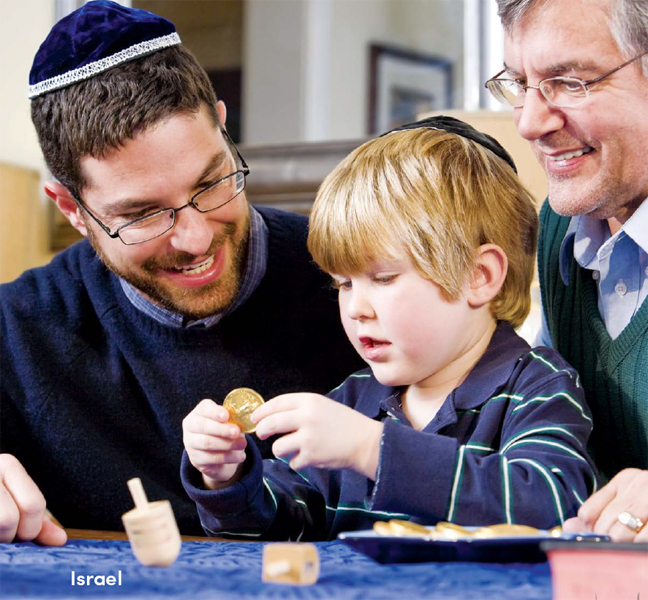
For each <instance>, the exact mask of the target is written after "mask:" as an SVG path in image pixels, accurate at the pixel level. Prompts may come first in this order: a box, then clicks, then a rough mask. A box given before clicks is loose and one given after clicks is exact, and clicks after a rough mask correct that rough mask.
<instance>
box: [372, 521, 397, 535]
mask: <svg viewBox="0 0 648 600" xmlns="http://www.w3.org/2000/svg"><path fill="white" fill-rule="evenodd" d="M373 530H374V531H375V532H376V533H378V534H380V535H394V532H393V531H392V528H391V527H390V525H389V523H386V522H385V521H376V522H375V523H374V524H373Z"/></svg>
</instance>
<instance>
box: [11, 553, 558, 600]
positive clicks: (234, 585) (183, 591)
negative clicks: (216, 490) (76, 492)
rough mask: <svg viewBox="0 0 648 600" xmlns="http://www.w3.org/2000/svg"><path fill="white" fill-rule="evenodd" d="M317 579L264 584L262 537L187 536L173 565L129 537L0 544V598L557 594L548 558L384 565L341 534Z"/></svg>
mask: <svg viewBox="0 0 648 600" xmlns="http://www.w3.org/2000/svg"><path fill="white" fill-rule="evenodd" d="M316 545H317V547H318V550H319V553H320V559H321V569H320V577H319V580H318V582H317V583H316V584H315V585H312V586H304V587H293V586H288V585H277V584H269V583H263V582H262V581H261V559H262V547H263V544H261V543H255V542H248V543H237V542H185V543H183V546H182V552H181V553H180V556H179V557H178V560H177V561H176V562H175V563H174V564H173V565H172V566H171V567H168V568H166V569H164V568H151V567H144V566H142V565H140V564H139V563H138V562H137V561H136V560H135V557H134V556H133V553H132V551H131V548H130V545H129V543H128V542H126V541H107V540H72V541H69V542H68V543H67V545H66V546H64V547H62V548H44V547H40V546H36V545H34V544H31V543H20V544H0V597H1V598H2V599H3V600H6V599H9V598H42V599H44V600H49V599H52V600H54V599H57V600H58V599H64V598H75V599H77V598H141V599H146V600H152V599H158V598H160V599H162V598H164V599H175V598H189V599H191V600H202V599H206V598H215V599H218V600H220V599H230V598H231V599H236V600H244V599H246V598H272V599H283V598H290V599H295V600H297V599H299V600H301V599H311V598H312V599H317V600H321V599H324V598H335V599H336V600H337V599H340V600H346V599H359V600H368V599H374V598H377V599H379V598H384V599H389V600H395V599H396V600H399V599H400V600H410V599H412V598H443V599H446V600H454V599H456V600H473V599H474V600H478V599H487V600H508V599H511V600H513V599H515V600H520V599H525V600H526V599H528V600H551V578H550V573H549V565H548V564H547V563H543V564H531V565H527V564H509V565H500V564H479V563H424V564H399V565H381V564H378V563H376V562H374V561H372V560H371V559H369V558H367V557H365V556H364V555H362V554H360V553H359V552H356V551H355V550H353V549H351V548H349V547H348V546H346V545H344V544H342V543H340V542H325V543H318V544H316ZM72 571H74V572H75V574H76V575H77V576H78V575H104V576H109V575H113V576H115V577H117V576H118V574H119V571H121V580H122V584H121V586H112V587H111V586H104V587H98V586H95V585H91V586H78V585H75V586H72V585H71V578H72Z"/></svg>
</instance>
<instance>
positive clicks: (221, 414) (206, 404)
mask: <svg viewBox="0 0 648 600" xmlns="http://www.w3.org/2000/svg"><path fill="white" fill-rule="evenodd" d="M192 414H193V415H197V416H200V417H207V418H208V419H215V420H216V421H220V422H221V423H224V422H226V421H227V420H228V419H229V413H228V412H227V409H226V408H223V407H222V406H221V405H220V404H216V402H214V401H213V400H210V399H209V398H206V399H205V400H201V401H200V402H199V403H198V405H197V406H196V408H194V409H193V411H192V412H191V413H190V415H192Z"/></svg>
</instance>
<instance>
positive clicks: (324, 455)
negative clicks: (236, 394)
mask: <svg viewBox="0 0 648 600" xmlns="http://www.w3.org/2000/svg"><path fill="white" fill-rule="evenodd" d="M251 420H252V422H253V423H258V425H257V429H256V434H257V436H258V437H259V439H262V440H264V439H266V438H268V437H270V436H271V435H275V434H278V433H279V434H280V433H287V434H288V435H284V436H283V437H281V438H280V439H278V440H277V441H276V442H275V443H274V444H273V446H272V451H273V452H274V454H275V456H280V457H282V456H289V455H294V456H292V458H291V460H290V466H291V467H292V468H293V469H295V470H298V469H302V468H304V467H308V466H312V467H320V468H326V469H347V468H349V469H354V470H355V471H357V472H359V473H362V474H363V475H365V476H366V477H368V478H370V479H372V480H375V478H376V471H377V469H378V458H379V454H380V438H381V436H382V431H383V424H382V423H379V422H377V421H373V420H372V419H370V418H369V417H365V416H364V415H363V414H361V413H359V412H357V411H355V410H353V409H351V408H349V407H348V406H344V405H343V404H340V403H339V402H335V401H334V400H331V399H329V398H326V397H325V396H320V395H319V394H284V395H281V396H277V397H276V398H273V399H272V400H268V402H266V403H265V404H264V405H263V406H260V407H259V408H257V409H256V410H255V411H254V412H253V413H252V415H251Z"/></svg>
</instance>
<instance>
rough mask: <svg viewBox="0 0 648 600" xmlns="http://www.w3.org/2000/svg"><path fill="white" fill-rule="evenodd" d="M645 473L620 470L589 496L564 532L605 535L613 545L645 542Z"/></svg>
mask: <svg viewBox="0 0 648 600" xmlns="http://www.w3.org/2000/svg"><path fill="white" fill-rule="evenodd" d="M647 523H648V470H641V469H624V470H623V471H620V472H619V473H617V475H615V476H614V477H613V478H612V479H611V480H610V481H609V483H608V484H607V485H606V486H604V487H602V488H601V489H600V490H599V491H598V492H596V493H595V494H593V495H592V496H590V498H589V499H588V500H587V501H586V502H585V503H583V505H582V506H581V507H580V510H579V511H578V516H577V517H575V518H573V519H569V520H568V521H565V523H564V525H563V530H564V531H569V532H574V533H576V532H582V531H587V532H593V533H600V534H604V535H609V536H610V537H611V538H612V540H614V541H615V542H648V526H646V525H647Z"/></svg>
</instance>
